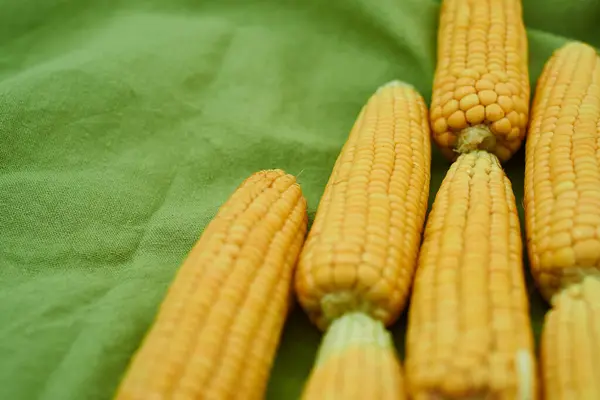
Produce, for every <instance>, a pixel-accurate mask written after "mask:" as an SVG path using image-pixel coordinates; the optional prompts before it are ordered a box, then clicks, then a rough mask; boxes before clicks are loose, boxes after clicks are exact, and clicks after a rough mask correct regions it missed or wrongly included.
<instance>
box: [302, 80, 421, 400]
mask: <svg viewBox="0 0 600 400" xmlns="http://www.w3.org/2000/svg"><path fill="white" fill-rule="evenodd" d="M430 152H431V147H430V132H429V128H428V121H427V109H426V106H425V102H424V100H423V98H422V97H421V95H420V94H419V93H418V92H417V91H416V90H415V89H414V88H412V87H411V86H409V85H407V84H404V83H400V82H391V83H389V84H387V85H384V86H383V87H381V88H380V89H379V90H378V91H377V92H376V93H375V94H374V95H373V96H372V97H371V98H370V99H369V101H368V102H367V104H366V105H365V107H364V108H363V109H362V111H361V113H360V115H359V117H358V119H357V121H356V123H355V125H354V127H353V129H352V131H351V133H350V136H349V138H348V141H347V142H346V144H345V146H344V148H343V149H342V152H341V154H340V155H339V157H338V159H337V162H336V164H335V166H334V168H333V172H332V174H331V177H330V179H329V182H328V183H327V186H326V188H325V192H324V194H323V197H322V199H321V203H320V204H319V208H318V211H317V215H316V218H315V222H314V224H313V226H312V228H311V230H310V232H309V235H308V237H307V240H306V243H305V246H304V248H303V250H302V253H301V256H300V261H299V265H298V270H297V272H296V280H295V284H296V290H297V294H298V298H299V300H300V303H301V304H302V306H303V308H304V309H305V310H306V312H307V313H308V315H309V317H310V318H311V320H312V321H313V322H314V323H315V324H316V325H317V326H318V327H319V328H321V329H322V330H326V334H325V338H324V341H323V344H322V346H321V349H320V351H319V356H318V360H317V363H316V365H315V367H314V369H313V371H312V374H311V376H310V378H309V382H308V383H307V385H306V387H305V391H304V395H303V398H304V399H310V400H314V399H344V400H349V399H357V400H358V399H360V400H363V399H390V400H392V399H403V398H404V387H403V382H402V375H401V367H400V363H399V361H398V359H397V356H396V353H395V350H394V346H393V342H392V339H391V337H390V334H389V332H387V330H386V328H385V326H386V325H390V324H391V323H393V322H394V321H395V320H396V319H397V318H398V316H399V314H400V313H401V311H402V309H403V307H404V304H405V302H406V300H407V297H408V292H409V288H410V285H411V282H412V277H413V272H414V269H415V266H416V259H417V253H418V247H419V244H420V238H421V232H422V228H423V223H424V219H425V213H426V209H427V199H428V195H429V175H430V162H431V160H430Z"/></svg>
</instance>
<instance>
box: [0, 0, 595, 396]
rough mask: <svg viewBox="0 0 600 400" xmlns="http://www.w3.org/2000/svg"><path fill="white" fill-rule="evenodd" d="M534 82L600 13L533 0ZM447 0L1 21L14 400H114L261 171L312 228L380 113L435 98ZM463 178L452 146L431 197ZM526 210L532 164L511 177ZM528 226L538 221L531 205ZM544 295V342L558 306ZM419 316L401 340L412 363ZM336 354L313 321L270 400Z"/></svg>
mask: <svg viewBox="0 0 600 400" xmlns="http://www.w3.org/2000/svg"><path fill="white" fill-rule="evenodd" d="M524 3H525V4H524V9H525V21H526V23H527V25H528V27H529V28H530V29H529V31H528V34H529V36H528V37H529V45H530V66H531V70H530V71H531V82H532V84H533V83H534V82H535V80H536V79H537V77H538V75H539V73H540V71H541V68H542V65H543V63H544V61H545V60H546V59H547V58H548V57H549V56H550V54H551V52H552V51H553V50H554V49H555V48H557V47H558V46H560V45H561V44H563V43H565V42H566V41H567V40H568V38H573V39H579V40H584V41H588V42H589V43H591V44H593V45H595V46H596V47H600V25H598V21H600V2H597V1H594V0H578V1H572V0H553V1H550V0H529V1H527V0H525V1H524ZM438 10H439V3H438V2H436V1H431V0H429V1H428V0H379V1H373V0H312V1H307V0H305V1H299V0H298V1H292V0H288V1H282V0H269V1H267V0H264V1H261V0H254V1H250V0H239V1H231V0H219V1H215V0H213V1H210V0H204V1H202V0H152V1H149V0H129V1H127V0H104V1H95V2H92V1H78V0H60V1H59V0H49V1H40V0H6V1H4V2H3V3H2V7H1V12H0V398H2V399H18V400H29V399H42V400H81V399H86V400H96V399H109V398H110V397H111V395H112V393H114V390H115V387H116V385H117V383H118V381H119V378H120V376H121V374H122V373H123V371H124V369H125V367H126V365H127V362H128V360H129V358H130V356H131V355H132V353H133V352H134V351H135V349H136V347H137V346H138V345H139V343H140V340H141V339H142V337H143V335H144V333H145V331H146V330H147V328H148V326H149V324H150V323H151V321H152V318H153V315H154V313H155V311H156V308H157V305H158V304H159V302H160V300H161V297H162V296H163V295H164V293H165V290H166V288H167V286H168V284H169V282H170V280H171V279H172V277H173V276H174V273H175V271H176V270H177V267H178V265H179V263H180V261H181V260H182V259H183V258H184V257H185V255H186V253H187V252H188V251H189V249H190V247H191V246H192V244H193V243H194V241H195V240H196V239H197V238H198V236H199V235H200V233H201V232H202V229H203V227H204V226H205V225H206V224H207V223H208V221H209V220H210V218H211V217H212V216H213V215H214V214H215V212H216V210H217V208H218V207H219V205H220V204H221V203H222V202H223V201H224V200H225V199H226V198H227V196H228V195H229V194H230V193H231V192H232V191H233V190H234V188H235V187H236V186H237V185H238V184H239V183H240V182H241V181H242V180H243V179H244V178H246V177H247V176H248V175H250V174H251V173H252V172H254V171H257V170H259V169H263V168H273V167H278V168H283V169H285V170H286V171H288V172H290V173H293V174H298V175H299V176H300V177H299V180H300V182H301V184H302V187H303V190H304V192H305V194H306V196H307V198H308V201H309V206H310V214H311V217H312V216H313V215H314V211H315V208H316V206H317V204H318V201H319V198H320V196H321V193H322V191H323V188H324V185H325V183H326V181H327V179H328V175H329V173H330V170H331V168H332V166H333V163H334V161H335V158H336V156H337V154H338V151H339V150H340V148H341V146H342V144H343V143H344V141H345V139H346V136H347V134H348V131H349V129H350V127H351V126H352V124H353V122H354V119H355V117H356V115H357V113H358V110H359V109H360V107H361V106H362V104H363V103H364V102H365V101H366V99H367V98H368V96H369V95H370V94H371V93H372V92H373V91H374V89H375V88H377V87H378V86H379V85H380V84H382V83H384V82H386V81H389V80H392V79H402V80H405V81H408V82H410V83H412V84H413V85H415V86H416V87H417V88H418V89H419V90H420V91H421V92H422V94H423V95H424V96H425V98H426V100H427V101H429V99H430V95H431V84H432V76H433V71H434V61H435V46H436V28H437V18H438V15H437V14H438ZM447 168H448V163H447V162H446V161H445V160H444V159H443V158H441V156H440V155H439V153H438V152H437V151H436V152H435V160H434V162H433V172H432V185H431V190H432V195H431V197H430V203H431V202H432V201H433V199H434V194H435V192H436V190H437V188H438V186H439V184H440V182H441V180H442V178H443V176H444V174H445V172H446V170H447ZM506 169H507V171H508V174H509V176H510V178H511V180H512V182H513V185H514V189H515V193H516V196H517V199H518V202H519V204H521V198H522V195H523V154H522V152H520V153H519V154H518V155H517V156H515V157H514V159H513V160H512V161H511V162H509V163H508V164H507V166H506ZM519 210H520V212H521V217H522V207H519ZM531 293H532V304H533V305H532V315H533V321H534V327H535V329H536V333H539V329H540V326H541V321H542V316H543V314H544V312H545V310H546V305H545V304H544V303H543V302H542V301H541V300H540V298H539V297H538V296H537V295H536V294H535V292H534V289H533V288H532V289H531ZM403 330H404V322H403V321H400V322H399V324H398V325H397V326H395V327H394V328H393V331H394V334H395V337H396V340H397V345H398V348H399V351H400V353H403V350H402V347H403V344H402V342H403ZM319 340H320V333H319V332H318V331H317V330H316V329H315V328H314V327H312V326H311V325H310V324H309V323H308V321H307V319H306V318H305V317H304V315H303V314H302V312H301V311H300V309H299V308H298V307H297V308H296V309H295V311H294V312H293V314H292V316H291V317H290V319H289V322H288V324H287V326H286V329H285V332H284V335H283V340H282V344H281V348H280V350H279V353H278V357H277V359H276V362H275V366H274V370H273V374H272V379H271V381H270V383H269V388H268V398H269V399H294V398H296V397H297V396H298V394H299V393H300V391H301V388H302V385H303V382H304V380H305V379H306V377H307V374H308V373H309V370H310V367H311V364H312V362H313V360H314V356H315V352H316V350H317V347H318V344H319Z"/></svg>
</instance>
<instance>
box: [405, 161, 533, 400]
mask: <svg viewBox="0 0 600 400" xmlns="http://www.w3.org/2000/svg"><path fill="white" fill-rule="evenodd" d="M522 267H523V262H522V243H521V233H520V226H519V217H518V215H517V207H516V204H515V197H514V194H513V191H512V186H511V184H510V181H509V180H508V178H507V177H506V175H505V174H504V172H503V170H502V167H501V166H500V161H499V160H498V158H497V157H496V156H494V155H493V154H490V153H488V152H486V151H479V150H475V151H473V152H470V153H467V154H462V155H461V156H459V158H458V159H457V160H456V161H455V162H454V163H453V164H452V166H451V167H450V170H449V172H448V174H447V175H446V177H445V178H444V181H443V182H442V185H441V187H440V189H439V191H438V193H437V195H436V198H435V201H434V203H433V208H432V210H431V213H430V214H429V217H428V220H427V225H426V227H425V233H424V238H423V245H422V246H421V251H420V255H419V266H418V268H417V272H416V276H415V282H414V288H413V294H412V298H411V304H410V311H409V324H408V332H407V342H406V345H407V348H406V351H407V358H406V365H405V368H406V382H407V386H408V392H409V395H410V396H411V398H413V399H416V400H425V399H498V400H515V399H519V400H520V399H534V398H536V392H537V384H536V372H535V371H536V367H535V355H534V349H533V335H532V330H531V322H530V318H529V305H528V299H527V291H526V289H525V280H524V275H523V271H522Z"/></svg>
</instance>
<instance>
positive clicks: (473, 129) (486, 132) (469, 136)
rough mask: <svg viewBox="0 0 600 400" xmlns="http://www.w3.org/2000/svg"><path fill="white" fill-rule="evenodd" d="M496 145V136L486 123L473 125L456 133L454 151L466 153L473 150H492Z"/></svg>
mask: <svg viewBox="0 0 600 400" xmlns="http://www.w3.org/2000/svg"><path fill="white" fill-rule="evenodd" d="M495 147H496V136H495V135H494V134H493V133H492V131H491V130H490V128H489V127H488V126H486V125H475V126H470V127H467V128H465V129H463V130H462V131H461V132H460V133H459V134H458V143H457V146H456V152H458V153H461V154H462V153H468V152H471V151H474V150H485V151H488V152H493V151H494V149H495Z"/></svg>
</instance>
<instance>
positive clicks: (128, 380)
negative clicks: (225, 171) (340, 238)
mask: <svg viewBox="0 0 600 400" xmlns="http://www.w3.org/2000/svg"><path fill="white" fill-rule="evenodd" d="M306 224H307V214H306V202H305V199H304V198H303V196H302V193H301V190H300V187H299V186H298V184H297V183H296V181H295V179H294V177H292V176H290V175H286V174H285V173H283V172H282V171H279V170H274V171H263V172H259V173H256V174H254V175H253V176H251V177H250V178H249V179H247V180H246V181H245V182H244V183H243V184H242V185H241V186H240V187H239V188H238V189H237V190H236V191H235V193H234V194H233V195H232V196H231V198H230V199H229V200H228V201H227V202H226V203H225V204H224V205H223V207H222V208H221V209H220V210H219V212H218V214H217V216H216V217H215V219H214V220H213V221H212V222H211V223H210V224H209V225H208V227H207V229H206V230H205V232H204V233H203V235H202V237H201V238H200V240H199V241H198V243H197V244H196V245H195V246H194V248H193V249H192V251H191V253H190V254H189V256H188V257H187V259H186V260H185V262H184V263H183V265H182V266H181V268H180V269H179V271H178V273H177V276H176V277H175V280H174V282H173V283H172V285H171V287H170V288H169V290H168V293H167V296H166V298H165V299H164V301H163V303H162V304H161V306H160V310H159V313H158V316H157V318H156V320H155V322H154V324H153V326H152V327H151V329H150V332H149V333H148V335H147V336H146V338H145V340H144V342H143V344H142V346H141V348H140V349H139V350H138V351H137V353H136V354H135V356H134V358H133V360H132V363H131V365H130V366H129V370H128V371H127V373H126V375H125V378H124V380H123V382H122V384H121V386H120V388H119V390H118V393H117V396H116V398H117V399H123V400H124V399H139V400H149V399H156V400H159V399H172V398H182V399H183V398H186V399H192V398H194V399H196V398H197V399H200V398H202V399H244V400H246V399H261V398H262V397H263V396H264V389H265V385H266V382H267V379H268V374H269V371H270V368H271V364H272V362H273V358H274V355H275V351H276V347H277V344H278V341H279V337H280V333H281V329H282V325H283V323H284V319H285V317H286V314H287V310H288V306H289V300H290V286H291V279H292V273H293V267H294V266H295V263H296V259H297V256H298V254H299V252H300V248H301V245H302V243H303V240H304V235H305V232H306Z"/></svg>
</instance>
